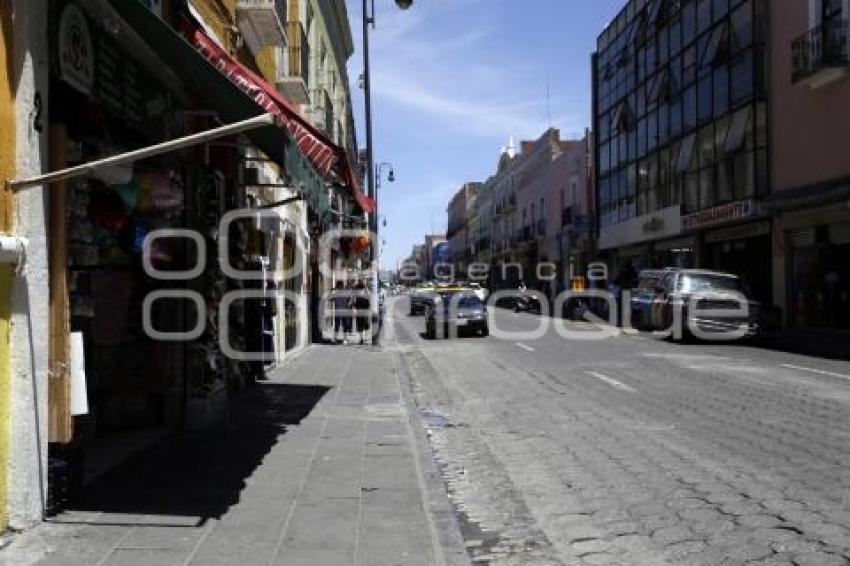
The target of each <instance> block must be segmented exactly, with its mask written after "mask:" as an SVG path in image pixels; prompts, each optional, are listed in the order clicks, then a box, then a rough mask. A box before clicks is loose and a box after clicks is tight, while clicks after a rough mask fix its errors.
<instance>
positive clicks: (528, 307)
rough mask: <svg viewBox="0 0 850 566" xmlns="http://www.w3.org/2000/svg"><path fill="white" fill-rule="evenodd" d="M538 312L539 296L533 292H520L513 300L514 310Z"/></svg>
mask: <svg viewBox="0 0 850 566" xmlns="http://www.w3.org/2000/svg"><path fill="white" fill-rule="evenodd" d="M532 311H533V312H540V297H538V296H537V295H536V294H534V293H529V292H525V293H520V294H519V295H517V297H516V299H515V300H514V312H517V313H519V312H532Z"/></svg>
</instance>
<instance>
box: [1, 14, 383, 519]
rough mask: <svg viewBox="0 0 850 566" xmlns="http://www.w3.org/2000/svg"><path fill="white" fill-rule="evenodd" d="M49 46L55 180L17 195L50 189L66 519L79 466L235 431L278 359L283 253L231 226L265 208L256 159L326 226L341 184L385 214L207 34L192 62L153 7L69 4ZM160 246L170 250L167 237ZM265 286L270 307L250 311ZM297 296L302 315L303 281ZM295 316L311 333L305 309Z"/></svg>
mask: <svg viewBox="0 0 850 566" xmlns="http://www.w3.org/2000/svg"><path fill="white" fill-rule="evenodd" d="M185 21H186V20H185V19H184V23H185ZM49 30H50V42H51V45H50V58H49V67H50V74H51V77H50V93H51V96H50V108H49V109H48V112H47V115H48V116H49V123H47V124H46V126H47V131H48V132H49V146H50V157H51V160H50V172H49V173H45V174H42V175H38V176H35V177H29V178H24V179H16V180H14V181H12V182H11V183H10V184H11V186H12V187H13V189H14V190H16V191H17V190H26V189H27V188H30V187H35V186H42V185H47V184H49V185H50V199H49V207H50V221H51V224H50V290H51V297H50V299H51V300H50V340H49V343H50V348H49V349H50V354H49V357H50V360H49V366H50V368H49V372H50V380H49V388H48V389H49V392H48V401H49V419H48V420H49V442H50V447H51V461H50V463H49V468H50V470H51V475H50V479H49V489H50V491H51V501H50V505H51V507H52V508H54V509H56V508H58V507H59V506H61V505H62V501H60V499H61V497H59V492H63V493H67V491H68V490H67V488H68V487H69V486H67V485H64V484H63V482H67V480H68V476H69V473H70V475H72V476H75V477H76V481H80V480H81V479H82V475H83V473H84V472H83V470H82V469H81V468H82V466H79V465H77V464H78V463H79V461H80V459H79V458H78V457H77V456H78V455H79V454H80V453H82V452H86V453H88V454H92V453H93V452H94V451H96V450H97V448H98V446H106V445H111V446H112V447H113V448H114V447H124V446H127V445H130V444H133V442H128V441H127V439H128V436H126V435H132V436H133V438H136V439H138V438H139V437H140V436H144V435H146V434H147V433H157V432H158V431H163V430H168V429H174V428H178V427H187V428H200V427H205V426H208V425H210V424H212V423H213V422H215V421H217V420H219V418H220V417H221V416H223V415H224V414H226V403H227V393H228V391H229V390H234V389H238V388H240V387H241V386H242V385H243V384H244V383H245V382H246V381H247V380H248V379H249V378H250V377H251V376H252V375H253V376H256V375H257V363H256V362H255V361H254V360H252V359H250V358H245V357H243V356H241V355H239V354H240V353H242V352H258V351H260V352H263V351H269V350H272V349H273V347H274V344H273V342H272V341H267V340H266V338H265V335H267V334H268V330H269V329H270V328H271V324H270V321H271V318H272V317H273V316H274V312H273V310H272V312H263V311H262V308H265V307H264V306H263V305H265V306H266V307H267V306H269V305H273V304H274V303H275V301H274V300H273V299H272V300H267V297H266V293H269V292H271V293H272V294H273V291H274V289H275V284H276V282H275V281H274V279H273V278H272V277H270V276H268V274H267V272H268V268H269V267H270V266H269V265H268V260H269V256H270V255H271V252H270V250H269V244H270V241H269V240H270V236H269V235H268V234H267V233H266V231H265V230H263V227H262V226H257V225H255V219H254V218H253V217H252V214H253V213H249V214H247V215H246V214H244V212H243V213H240V214H239V215H238V218H237V219H235V220H234V221H232V222H230V223H229V224H228V225H226V226H222V224H221V222H222V220H223V218H224V217H226V216H227V213H228V212H230V211H236V210H244V209H246V208H250V207H252V206H255V205H256V203H253V204H252V203H249V200H248V194H247V191H246V188H245V184H246V183H245V181H246V179H245V169H246V161H247V159H246V158H247V157H248V153H249V152H248V151H246V148H248V147H249V146H250V145H252V144H253V145H254V146H256V147H257V148H259V150H260V151H261V152H262V154H263V155H264V156H266V157H267V158H268V159H270V160H272V161H274V163H275V164H276V165H277V166H279V167H281V168H282V170H285V172H286V179H287V183H288V186H289V187H291V190H292V191H294V192H295V193H297V194H298V195H299V197H298V200H301V199H303V200H304V201H305V203H306V204H305V207H309V214H310V215H312V216H313V217H315V218H318V219H321V218H323V217H324V216H326V215H327V212H328V209H329V206H328V197H327V187H328V183H330V182H331V181H330V180H326V178H325V176H328V177H332V178H333V181H336V182H344V183H347V184H348V189H349V190H350V191H352V198H356V200H357V202H358V203H359V204H360V206H361V208H363V210H364V211H371V207H372V204H373V203H371V201H370V200H369V199H367V198H366V197H365V196H364V195H362V193H361V192H360V191H359V185H358V184H357V181H356V178H355V177H353V175H352V170H351V167H350V164H349V163H348V162H347V161H346V160H343V159H342V158H341V156H340V154H339V148H337V147H336V146H334V145H333V144H331V143H330V142H328V141H327V140H326V139H324V138H323V137H321V136H320V135H319V134H317V133H316V132H315V130H314V129H312V126H310V125H309V124H306V122H302V119H301V118H300V117H299V116H298V115H297V114H296V113H295V112H294V111H293V110H292V108H291V107H290V106H289V105H288V103H287V102H286V101H284V100H282V99H278V98H279V95H278V94H277V93H276V92H275V93H272V91H273V89H272V88H271V87H270V86H269V85H267V84H266V83H264V82H263V81H262V79H259V78H257V77H256V76H255V75H252V74H251V72H250V71H248V70H247V69H246V68H244V67H243V66H241V64H240V63H239V62H238V61H236V60H235V59H232V57H231V56H230V55H229V54H227V53H225V52H221V51H220V50H219V51H215V49H216V48H215V46H214V45H212V44H211V43H209V38H205V36H203V34H202V32H200V31H198V32H197V33H196V34H195V39H196V40H197V43H198V45H197V46H195V47H193V46H192V45H190V44H188V43H187V42H186V40H185V39H183V38H182V37H180V36H179V35H178V34H177V33H175V32H174V30H172V29H170V28H169V26H168V24H167V23H166V22H164V21H162V20H161V19H160V18H159V17H158V16H156V15H154V14H153V13H151V12H150V11H149V10H147V9H146V8H145V7H144V6H143V5H142V4H140V3H137V2H123V1H119V0H78V1H75V0H54V1H52V2H51V3H50V18H49ZM205 42H207V43H205ZM153 45H156V47H155V48H154V47H152V46H153ZM196 48H197V49H198V50H201V51H202V52H201V53H199V52H198V51H196ZM212 57H218V58H219V59H220V60H221V61H220V62H223V63H224V64H226V65H227V66H228V72H227V74H223V72H222V67H221V66H220V65H218V66H214V65H211V64H210V62H211V58H212ZM237 76H238V77H240V80H236V77H237ZM246 85H254V87H256V88H255V89H254V90H251V91H250V92H248V91H246V90H245V88H246ZM249 90H250V89H249ZM258 92H260V93H267V96H268V98H265V96H266V95H265V94H264V95H263V96H262V97H261V96H260V95H259V94H258ZM246 95H247V96H246ZM261 98H262V99H261ZM199 100H200V101H201V102H200V104H199V102H198V101H199ZM190 108H191V109H192V111H190V112H187V111H186V110H187V109H190ZM199 109H200V110H199ZM222 124H224V125H222ZM296 134H297V135H296ZM296 140H297V141H296ZM305 152H306V153H305ZM306 216H307V215H306V214H305V217H306ZM161 230H165V231H171V232H170V233H168V232H166V233H162V232H160V233H158V234H156V236H155V237H154V236H151V234H152V233H154V232H155V231H161ZM282 240H283V241H282V242H281V245H280V251H281V254H280V263H281V264H283V265H290V266H291V265H293V264H296V263H298V262H297V253H298V252H297V250H298V249H302V250H303V249H305V248H306V247H307V246H308V237H307V235H306V233H304V231H303V230H301V231H300V232H299V231H297V230H296V231H294V232H293V235H292V236H291V237H289V241H287V237H286V236H284V237H283V238H282ZM220 249H221V250H222V252H223V255H220V254H219V250H220ZM226 266H229V268H230V269H232V270H237V271H239V272H241V273H238V274H237V271H227V270H226V269H225V267H226ZM246 274H252V276H248V275H246ZM253 275H256V277H254V276H253ZM257 284H258V285H259V288H260V289H261V290H262V293H263V296H261V297H257V296H255V295H252V296H251V297H249V298H238V297H237V295H239V294H240V293H241V292H242V291H254V290H255V287H256V286H257ZM284 288H285V289H286V290H289V291H291V292H293V293H294V295H293V296H296V297H297V296H298V293H302V292H303V290H304V280H303V274H302V276H301V278H300V279H299V278H297V277H296V278H293V279H292V281H290V282H287V283H285V285H284ZM234 292H235V293H236V294H235V295H234V294H233V293H234ZM257 305H260V308H255V307H256V306H257ZM285 308H286V311H287V312H286V315H285V317H284V320H291V321H294V322H295V321H297V320H299V318H301V314H302V313H303V312H304V310H305V301H303V300H295V301H292V304H291V305H285ZM284 326H285V328H284V332H283V348H284V349H291V348H293V347H296V345H297V344H299V343H304V340H305V338H304V329H303V326H302V330H300V331H299V328H298V326H297V325H292V326H291V327H286V324H285V325H284ZM255 330H256V331H255ZM222 337H224V340H222ZM83 360H84V361H83ZM72 368H73V369H72ZM81 449H84V450H81ZM90 460H91V461H94V460H96V458H92V459H90ZM75 462H76V463H77V464H75ZM60 470H64V471H63V472H61V473H60ZM63 475H64V479H61V477H63Z"/></svg>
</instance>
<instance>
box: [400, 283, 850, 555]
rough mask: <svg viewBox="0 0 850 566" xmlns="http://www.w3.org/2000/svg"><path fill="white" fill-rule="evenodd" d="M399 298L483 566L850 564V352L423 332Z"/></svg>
mask: <svg viewBox="0 0 850 566" xmlns="http://www.w3.org/2000/svg"><path fill="white" fill-rule="evenodd" d="M405 306H406V305H405V304H404V299H401V300H399V301H397V302H396V303H394V304H391V313H392V314H391V315H390V317H391V322H392V324H393V326H392V328H393V330H394V331H395V339H396V342H395V348H397V349H398V350H400V352H401V356H402V359H403V360H404V362H405V363H406V364H407V366H408V368H409V369H410V373H411V375H412V376H413V377H412V382H411V383H410V387H411V388H412V389H413V393H414V398H415V399H416V402H417V404H418V406H419V409H420V410H421V411H422V412H423V414H424V415H425V416H426V418H425V421H426V423H428V425H429V429H428V432H429V436H430V440H431V445H432V448H433V450H434V453H435V456H436V458H437V459H438V461H439V463H440V466H441V469H442V470H443V476H444V479H445V481H446V483H447V486H448V488H449V491H450V493H451V497H452V499H453V504H454V506H455V509H456V511H457V512H458V514H459V516H460V517H461V520H462V525H463V531H464V537H465V540H466V545H467V548H468V550H469V552H470V555H471V558H472V560H473V561H474V562H475V563H481V564H487V563H490V564H544V565H548V564H617V565H630V564H637V565H658V564H694V565H714V564H725V565H734V564H762V565H777V566H778V565H792V564H795V565H799V566H804V565H805V566H808V565H833V564H835V565H844V564H850V364H847V363H841V362H828V361H825V360H820V359H816V358H804V357H800V356H794V355H790V354H783V353H777V352H770V351H765V350H760V349H757V348H752V347H746V346H734V345H716V344H686V345H679V344H671V343H667V342H662V341H659V340H656V339H654V338H651V337H645V336H643V337H631V336H618V337H610V338H607V339H603V340H580V341H576V340H569V341H568V340H564V339H563V338H562V337H560V336H559V335H558V334H557V332H556V328H555V325H556V324H557V325H563V326H562V330H563V328H570V329H573V330H576V331H582V332H585V331H588V327H587V325H582V324H574V323H564V322H554V321H548V320H547V321H545V322H547V323H549V324H550V327H549V328H548V329H546V330H545V332H541V334H542V335H541V336H540V337H539V338H536V339H528V338H526V337H525V336H523V335H522V334H517V335H515V336H510V337H503V338H501V339H500V338H497V337H494V336H491V337H490V338H477V337H468V338H467V337H461V338H458V339H452V340H425V339H424V338H423V336H422V334H421V333H422V331H423V330H424V322H423V320H422V319H421V318H411V317H408V316H407V314H406V309H405ZM496 321H497V322H498V326H499V327H500V328H502V329H503V330H509V331H511V332H526V333H527V332H528V331H530V330H531V329H533V328H534V327H535V326H537V325H538V324H539V323H540V322H541V319H540V318H539V317H537V316H534V315H527V314H521V315H516V314H513V313H509V312H506V311H502V310H499V311H497V312H496ZM494 334H496V333H495V332H494Z"/></svg>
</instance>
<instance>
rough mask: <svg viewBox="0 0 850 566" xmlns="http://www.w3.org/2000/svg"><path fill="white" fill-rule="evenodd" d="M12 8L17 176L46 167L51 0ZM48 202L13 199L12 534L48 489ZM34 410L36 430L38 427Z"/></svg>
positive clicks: (37, 194)
mask: <svg viewBox="0 0 850 566" xmlns="http://www.w3.org/2000/svg"><path fill="white" fill-rule="evenodd" d="M13 10H14V14H15V16H14V17H15V22H14V26H13V29H14V53H15V57H14V58H15V60H16V61H19V62H20V68H19V72H18V77H17V79H18V81H17V93H16V108H15V114H16V115H15V118H16V123H17V132H16V139H17V177H18V178H20V177H26V176H31V175H35V174H39V173H42V172H43V171H45V170H46V169H47V137H48V132H47V125H48V116H47V102H48V100H47V94H48V93H47V88H48V75H47V63H48V61H47V59H48V46H47V41H48V37H47V0H14V1H13ZM36 92H39V93H40V94H41V100H42V108H43V112H42V115H41V124H42V126H43V129H42V131H41V133H39V132H37V131H35V130H34V129H33V118H34V115H35V108H34V100H35V93H36ZM45 198H46V194H45V191H44V190H43V189H42V188H41V187H37V188H32V189H28V190H25V191H23V192H21V193H19V194H18V195H17V196H16V199H15V200H16V205H17V207H16V208H17V211H16V217H15V220H14V221H15V234H16V235H18V236H22V237H24V238H26V239H27V248H26V263H25V265H24V269H23V271H22V273H21V275H20V277H18V278H17V279H16V280H15V284H14V287H13V291H12V328H11V341H12V348H11V351H12V360H11V369H12V373H11V379H12V383H11V413H10V418H11V424H12V426H11V443H10V444H11V450H10V457H9V526H10V527H11V528H12V529H26V528H29V527H31V526H33V525H35V524H36V523H37V522H39V521H40V520H41V519H42V497H45V496H46V493H43V492H42V487H43V488H44V489H45V490H46V488H47V474H46V463H47V356H48V344H47V336H48V311H47V304H48V275H47V267H48V264H47V259H48V258H47V230H46V218H45V214H46V202H45ZM36 390H37V395H36ZM36 410H37V412H38V420H39V425H40V427H39V430H37V429H36ZM39 472H41V475H39ZM39 479H41V481H39Z"/></svg>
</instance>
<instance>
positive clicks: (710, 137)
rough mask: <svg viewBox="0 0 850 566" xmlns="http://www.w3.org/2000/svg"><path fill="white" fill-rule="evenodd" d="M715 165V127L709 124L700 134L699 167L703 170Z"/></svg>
mask: <svg viewBox="0 0 850 566" xmlns="http://www.w3.org/2000/svg"><path fill="white" fill-rule="evenodd" d="M713 164H714V125H713V124H709V125H708V126H706V127H704V128H703V129H702V130H700V132H699V165H700V167H702V168H705V167H710V166H711V165H713Z"/></svg>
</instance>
